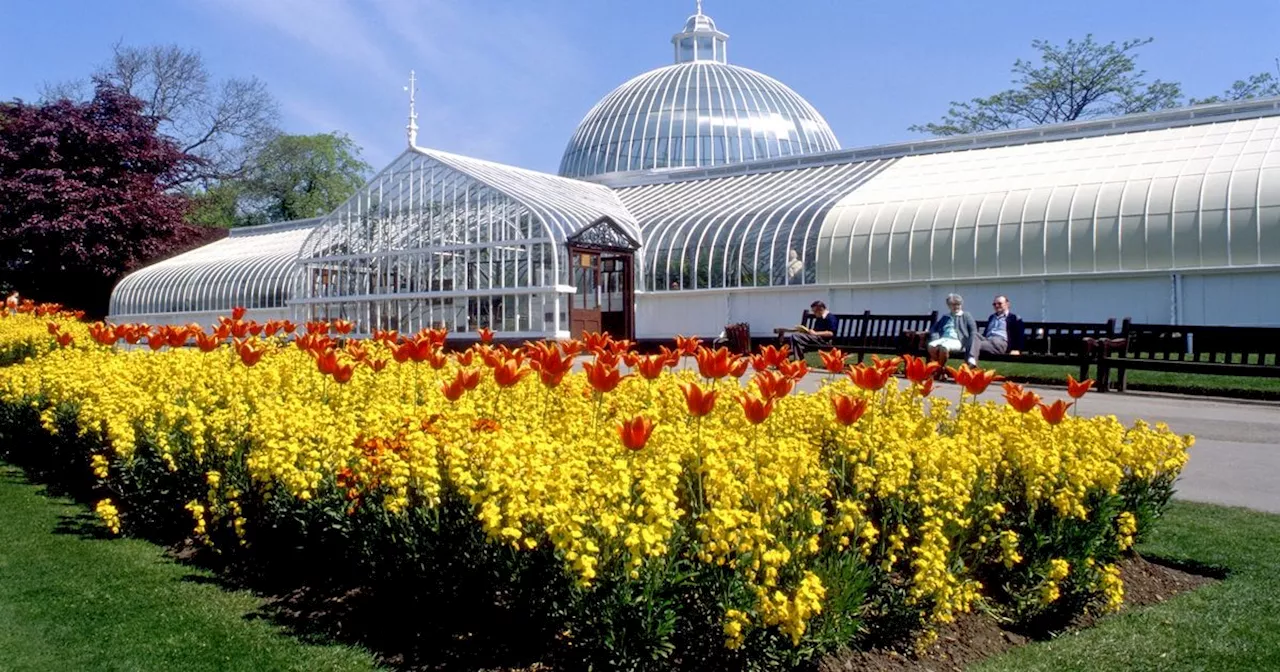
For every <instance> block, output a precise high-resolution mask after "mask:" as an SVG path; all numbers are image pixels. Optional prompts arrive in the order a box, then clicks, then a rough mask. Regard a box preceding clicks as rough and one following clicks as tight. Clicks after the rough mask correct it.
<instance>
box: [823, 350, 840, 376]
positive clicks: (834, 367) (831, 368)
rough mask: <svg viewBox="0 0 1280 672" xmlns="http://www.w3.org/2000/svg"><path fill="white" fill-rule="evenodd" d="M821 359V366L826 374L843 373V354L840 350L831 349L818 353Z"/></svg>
mask: <svg viewBox="0 0 1280 672" xmlns="http://www.w3.org/2000/svg"><path fill="white" fill-rule="evenodd" d="M818 355H819V356H820V357H822V366H823V368H825V369H826V370H827V373H843V372H844V353H843V352H841V351H840V348H831V349H830V350H823V351H821V352H819V353H818Z"/></svg>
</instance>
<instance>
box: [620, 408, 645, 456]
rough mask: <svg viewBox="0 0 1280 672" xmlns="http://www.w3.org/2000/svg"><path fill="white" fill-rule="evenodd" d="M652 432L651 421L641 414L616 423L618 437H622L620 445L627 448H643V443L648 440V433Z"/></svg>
mask: <svg viewBox="0 0 1280 672" xmlns="http://www.w3.org/2000/svg"><path fill="white" fill-rule="evenodd" d="M652 433H653V421H652V420H650V419H649V418H646V417H644V416H642V415H637V416H636V417H634V418H631V419H630V420H627V421H624V422H621V423H619V424H618V437H619V438H621V439H622V445H624V446H626V447H627V449H628V450H640V449H641V448H644V444H646V443H648V442H649V435H650V434H652Z"/></svg>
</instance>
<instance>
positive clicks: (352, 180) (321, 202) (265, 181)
mask: <svg viewBox="0 0 1280 672" xmlns="http://www.w3.org/2000/svg"><path fill="white" fill-rule="evenodd" d="M368 173H369V164H367V163H365V162H364V161H362V160H361V159H360V148H359V147H358V146H356V144H355V143H354V142H352V141H351V138H349V137H347V136H346V135H344V134H342V133H338V132H334V133H318V134H316V135H280V136H277V137H276V138H275V139H273V140H272V141H271V142H270V143H268V144H267V145H266V146H265V147H263V149H262V151H261V152H259V153H258V155H257V156H256V157H255V158H254V160H253V163H252V165H251V166H250V168H249V170H248V171H247V174H246V176H245V178H244V179H243V180H241V181H240V182H239V183H238V188H239V189H240V193H241V194H242V195H243V197H244V199H245V204H246V209H247V212H248V216H247V217H246V218H245V219H246V220H247V221H246V222H245V223H261V222H274V221H283V220H290V219H306V218H308V217H319V216H320V215H323V214H326V213H328V212H330V211H332V210H333V209H334V208H336V207H338V206H339V205H341V204H342V202H343V201H345V200H347V198H348V197H350V196H351V194H353V193H355V191H356V189H359V188H360V186H361V185H363V184H364V182H365V176H366V175H367V174H368Z"/></svg>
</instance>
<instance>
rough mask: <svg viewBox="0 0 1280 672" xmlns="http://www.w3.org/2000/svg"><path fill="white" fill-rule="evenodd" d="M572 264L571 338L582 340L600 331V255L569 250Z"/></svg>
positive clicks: (592, 252)
mask: <svg viewBox="0 0 1280 672" xmlns="http://www.w3.org/2000/svg"><path fill="white" fill-rule="evenodd" d="M569 262H570V263H571V264H572V278H573V290H574V291H573V297H572V298H571V299H570V302H569V336H570V337H572V338H582V335H583V334H584V333H587V332H592V331H600V329H601V326H602V325H601V320H600V318H601V310H600V280H601V278H600V253H599V252H594V251H590V250H575V249H570V250H569Z"/></svg>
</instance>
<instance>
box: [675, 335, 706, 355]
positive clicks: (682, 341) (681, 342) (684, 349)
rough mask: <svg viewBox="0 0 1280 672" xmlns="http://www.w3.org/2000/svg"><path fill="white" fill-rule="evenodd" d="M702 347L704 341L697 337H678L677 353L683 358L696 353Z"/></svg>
mask: <svg viewBox="0 0 1280 672" xmlns="http://www.w3.org/2000/svg"><path fill="white" fill-rule="evenodd" d="M701 345H702V339H701V338H698V337H697V336H676V352H678V353H680V355H681V356H682V357H683V356H688V355H692V354H694V353H696V352H697V351H698V348H699V347H700V346H701Z"/></svg>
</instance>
